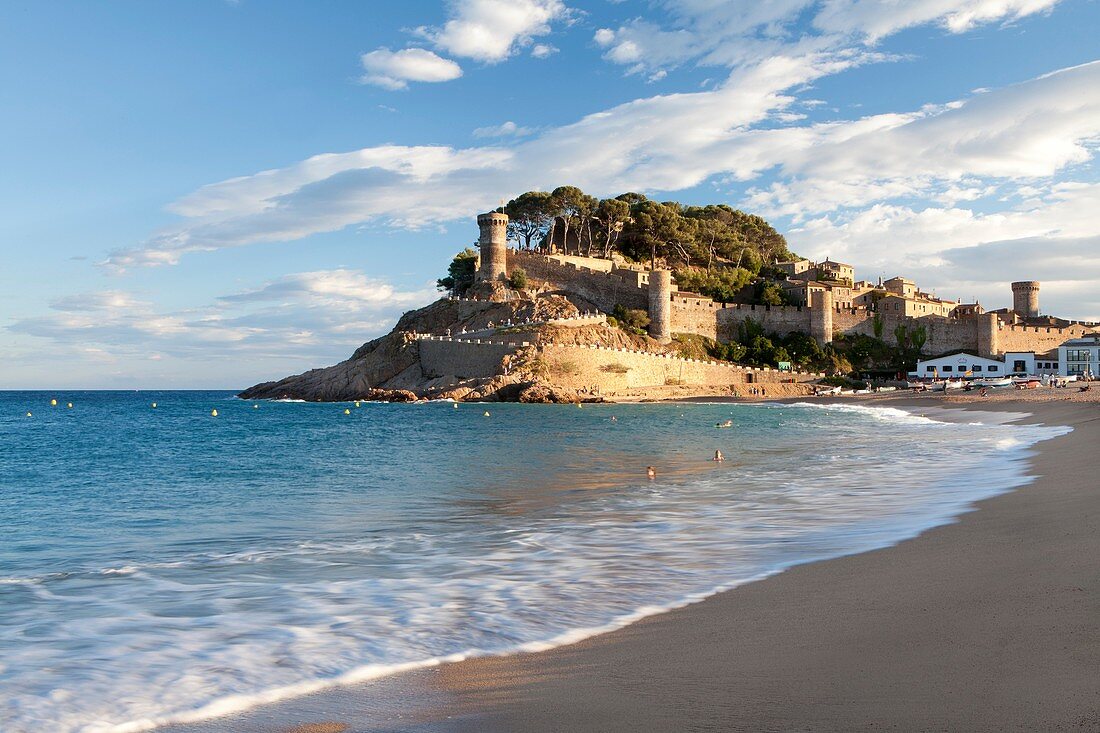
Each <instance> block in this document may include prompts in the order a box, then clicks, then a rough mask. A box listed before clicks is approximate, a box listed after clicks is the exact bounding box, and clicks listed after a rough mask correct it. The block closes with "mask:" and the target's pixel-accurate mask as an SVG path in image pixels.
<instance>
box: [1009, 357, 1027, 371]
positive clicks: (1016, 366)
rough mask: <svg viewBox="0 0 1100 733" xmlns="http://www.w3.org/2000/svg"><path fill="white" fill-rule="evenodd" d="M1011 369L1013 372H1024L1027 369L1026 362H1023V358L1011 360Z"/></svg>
mask: <svg viewBox="0 0 1100 733" xmlns="http://www.w3.org/2000/svg"><path fill="white" fill-rule="evenodd" d="M1012 371H1014V372H1026V371H1027V362H1025V361H1024V360H1023V359H1017V360H1016V361H1014V362H1012Z"/></svg>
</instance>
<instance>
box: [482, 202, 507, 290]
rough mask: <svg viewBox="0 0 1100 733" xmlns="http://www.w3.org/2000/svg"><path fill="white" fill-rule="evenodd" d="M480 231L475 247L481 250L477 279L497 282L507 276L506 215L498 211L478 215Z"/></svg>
mask: <svg viewBox="0 0 1100 733" xmlns="http://www.w3.org/2000/svg"><path fill="white" fill-rule="evenodd" d="M477 226H478V229H480V230H481V236H480V237H478V240H477V246H478V249H480V250H481V266H480V267H478V270H477V279H478V280H479V281H480V280H487V281H489V282H497V281H499V280H503V279H504V278H506V277H507V276H508V273H507V269H508V215H507V214H502V213H500V212H498V211H490V212H489V213H487V214H478V217H477Z"/></svg>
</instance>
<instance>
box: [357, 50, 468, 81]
mask: <svg viewBox="0 0 1100 733" xmlns="http://www.w3.org/2000/svg"><path fill="white" fill-rule="evenodd" d="M361 61H362V64H363V69H364V70H365V71H366V73H365V74H364V75H363V76H362V79H361V80H362V81H363V83H365V84H374V85H375V86H380V87H382V88H383V89H391V90H397V89H405V88H406V87H408V85H409V84H408V83H409V82H410V81H419V82H442V81H451V80H452V79H457V78H458V77H460V76H462V68H461V67H460V66H459V65H458V64H456V63H455V62H454V61H451V60H450V59H445V58H442V57H440V56H437V55H436V54H434V53H432V52H431V51H428V50H426V49H423V48H406V49H404V50H401V51H391V50H389V49H388V48H379V49H376V50H374V51H371V52H370V53H365V54H363V56H362V59H361Z"/></svg>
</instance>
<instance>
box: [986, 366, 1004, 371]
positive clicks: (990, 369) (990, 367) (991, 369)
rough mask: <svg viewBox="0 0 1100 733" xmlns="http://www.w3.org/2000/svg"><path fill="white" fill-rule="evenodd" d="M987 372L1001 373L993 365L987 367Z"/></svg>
mask: <svg viewBox="0 0 1100 733" xmlns="http://www.w3.org/2000/svg"><path fill="white" fill-rule="evenodd" d="M987 371H990V372H999V371H1001V370H1000V369H998V368H997V366H996V365H995V364H990V365H989V369H988V370H987Z"/></svg>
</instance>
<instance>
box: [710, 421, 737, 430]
mask: <svg viewBox="0 0 1100 733" xmlns="http://www.w3.org/2000/svg"><path fill="white" fill-rule="evenodd" d="M714 427H716V428H732V427H733V420H726V421H725V422H716V423H714Z"/></svg>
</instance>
